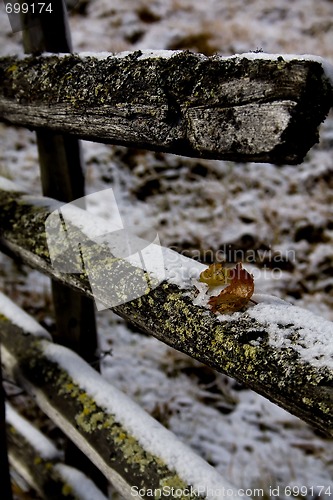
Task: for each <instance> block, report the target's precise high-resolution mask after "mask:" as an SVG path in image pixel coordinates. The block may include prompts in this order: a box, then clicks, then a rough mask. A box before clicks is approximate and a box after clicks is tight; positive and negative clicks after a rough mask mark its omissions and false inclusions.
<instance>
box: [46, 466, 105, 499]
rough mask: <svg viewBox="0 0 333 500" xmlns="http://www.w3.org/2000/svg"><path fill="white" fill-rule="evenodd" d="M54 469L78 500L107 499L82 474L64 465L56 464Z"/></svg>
mask: <svg viewBox="0 0 333 500" xmlns="http://www.w3.org/2000/svg"><path fill="white" fill-rule="evenodd" d="M54 469H55V470H56V471H57V472H58V473H59V475H60V476H61V477H62V478H63V480H64V482H65V483H67V484H68V485H69V486H70V487H71V489H72V491H73V493H74V494H75V495H77V497H78V498H79V499H80V500H92V499H93V500H107V497H106V496H105V495H103V493H102V492H101V491H100V490H99V489H98V488H97V486H96V485H95V484H94V483H93V482H92V480H91V479H89V478H88V477H87V476H86V475H85V474H83V472H81V471H79V470H77V469H74V467H70V466H69V465H65V464H56V465H55V466H54Z"/></svg>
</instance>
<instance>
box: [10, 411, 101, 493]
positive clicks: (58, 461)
mask: <svg viewBox="0 0 333 500" xmlns="http://www.w3.org/2000/svg"><path fill="white" fill-rule="evenodd" d="M6 421H7V426H6V427H7V436H8V451H9V459H10V463H11V466H12V467H13V468H14V469H15V470H16V472H17V473H18V474H19V475H20V476H21V477H22V478H23V479H24V480H25V481H26V482H27V483H28V484H29V486H31V487H32V488H34V489H35V490H36V491H37V492H38V493H39V495H41V496H42V498H45V499H47V500H59V499H61V498H64V499H66V500H91V499H94V500H107V498H106V497H105V496H104V495H103V493H102V492H101V491H100V490H99V489H98V488H97V487H96V486H95V484H94V483H93V482H92V481H91V480H90V479H89V478H88V477H87V476H85V475H84V474H83V473H82V472H81V471H79V470H77V469H75V468H73V467H69V466H68V465H65V464H64V463H63V458H64V457H63V453H61V451H60V450H59V449H58V448H57V447H56V446H55V444H54V443H53V442H52V441H50V439H49V438H47V437H46V436H45V435H44V434H42V433H41V432H40V431H39V430H38V429H37V428H36V427H34V426H33V425H32V424H31V423H30V422H28V421H27V420H26V419H25V418H23V417H22V416H21V415H20V414H19V413H18V412H17V411H16V410H15V409H14V408H13V407H12V406H11V405H10V404H9V403H7V405H6Z"/></svg>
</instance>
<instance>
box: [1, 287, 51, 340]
mask: <svg viewBox="0 0 333 500" xmlns="http://www.w3.org/2000/svg"><path fill="white" fill-rule="evenodd" d="M0 313H1V314H3V315H4V316H5V317H6V318H7V319H8V320H9V321H11V322H12V323H13V324H14V325H16V326H19V327H20V328H22V330H23V331H24V332H26V333H30V334H32V335H35V336H36V337H43V338H46V339H49V340H51V336H50V334H49V332H48V331H47V330H45V328H43V327H42V326H41V325H40V324H39V323H37V321H35V320H34V319H33V318H32V317H31V316H29V314H27V313H26V312H24V311H23V310H22V309H21V308H20V307H18V306H17V305H16V304H15V303H14V302H13V301H12V300H10V299H9V298H8V297H6V295H4V294H3V293H2V292H0Z"/></svg>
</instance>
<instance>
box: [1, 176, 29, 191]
mask: <svg viewBox="0 0 333 500" xmlns="http://www.w3.org/2000/svg"><path fill="white" fill-rule="evenodd" d="M0 189H3V190H4V191H15V192H19V193H22V192H24V189H22V187H20V186H18V184H16V183H15V182H13V181H11V180H10V179H7V178H6V177H0Z"/></svg>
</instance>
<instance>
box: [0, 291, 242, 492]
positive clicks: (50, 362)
mask: <svg viewBox="0 0 333 500" xmlns="http://www.w3.org/2000/svg"><path fill="white" fill-rule="evenodd" d="M7 301H8V299H7V298H6V299H5V301H4V300H3V297H1V293H0V335H1V340H2V346H1V350H2V355H3V363H4V366H5V368H6V370H7V371H8V372H9V374H10V375H12V376H13V377H14V379H15V380H16V381H17V382H18V383H19V384H20V385H21V386H22V387H24V388H25V389H26V390H27V392H28V393H29V394H31V395H32V396H33V397H34V398H35V400H36V402H37V404H38V405H39V406H40V408H41V409H42V410H43V411H44V413H46V414H47V415H48V416H49V417H50V418H51V419H52V420H53V421H54V422H55V423H56V424H57V425H58V426H59V427H60V428H61V429H62V430H63V432H64V433H65V434H66V435H67V436H68V437H69V438H70V439H71V440H73V442H75V444H76V445H77V446H78V448H80V449H81V450H82V451H83V452H84V453H85V454H86V455H87V456H88V458H89V459H90V460H91V461H92V462H93V463H94V464H95V465H96V466H97V467H98V468H99V469H100V470H101V471H102V472H103V474H104V475H105V477H106V478H107V479H108V480H109V481H110V482H111V483H112V484H113V486H114V487H115V488H116V489H117V491H119V492H120V493H121V495H122V496H123V497H124V498H131V497H132V496H138V495H135V493H137V492H139V491H140V492H144V491H145V492H146V493H145V494H141V495H140V496H138V498H146V499H149V498H152V497H153V498H161V499H163V498H180V499H183V500H186V499H195V498H198V499H203V498H219V497H221V493H220V492H222V491H225V492H226V491H227V490H230V491H229V496H235V497H236V498H239V497H240V495H238V493H237V490H236V489H235V488H233V487H232V485H230V483H229V482H228V481H227V480H225V479H224V478H223V477H221V476H220V475H219V474H218V473H217V471H216V470H215V469H214V468H213V467H211V466H210V465H208V463H207V462H205V461H204V460H203V459H201V458H200V457H199V456H198V455H196V454H195V453H194V452H193V451H192V450H191V449H190V448H188V447H187V446H185V445H184V444H183V443H181V442H180V441H179V440H178V439H177V438H176V437H175V436H174V434H172V433H171V432H170V431H168V430H167V429H165V428H164V427H163V426H162V425H161V424H159V423H158V422H157V421H156V420H154V419H153V418H152V417H151V416H150V415H148V414H147V413H146V412H145V411H144V410H142V408H140V407H139V406H138V405H137V404H136V403H134V402H133V401H131V400H130V399H129V398H128V397H127V396H125V395H124V394H123V393H121V392H120V391H118V390H117V389H116V388H114V387H113V386H112V385H111V384H109V383H108V382H107V381H106V380H104V379H103V378H102V376H101V375H100V374H98V373H97V372H96V371H95V370H93V369H92V368H91V367H90V366H89V365H88V364H87V363H86V362H85V361H83V360H82V359H81V358H80V357H79V356H78V355H77V354H75V353H74V352H73V351H71V350H69V349H67V348H66V347H63V346H59V345H56V344H53V343H52V342H50V341H49V340H48V339H46V338H43V334H44V332H43V331H42V329H41V328H40V329H39V330H38V327H37V328H36V329H35V328H34V331H33V332H31V333H30V332H29V329H28V328H24V329H22V328H21V327H20V326H18V325H17V324H15V322H16V321H17V320H18V318H19V317H20V316H21V315H22V311H17V309H18V308H16V310H15V305H14V304H11V306H10V308H11V310H12V311H13V307H14V310H15V312H16V314H15V313H14V314H15V318H14V321H13V320H12V318H11V317H8V316H10V315H8V314H7V312H6V305H7V304H5V305H4V302H7ZM7 303H8V302H7ZM36 330H37V332H38V333H37V334H36ZM152 491H155V494H152V493H151V492H152ZM158 491H159V492H160V495H158V493H157V492H158ZM181 491H183V492H184V493H183V494H181V493H180V492H181ZM215 492H216V493H215ZM177 493H178V494H177ZM222 496H225V495H222ZM90 498H95V497H92V496H91V497H90Z"/></svg>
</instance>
